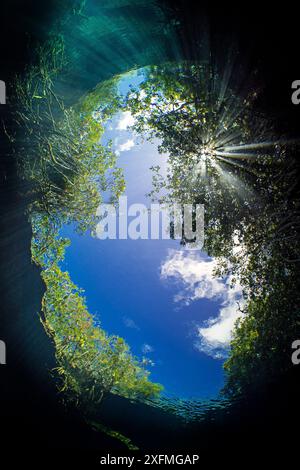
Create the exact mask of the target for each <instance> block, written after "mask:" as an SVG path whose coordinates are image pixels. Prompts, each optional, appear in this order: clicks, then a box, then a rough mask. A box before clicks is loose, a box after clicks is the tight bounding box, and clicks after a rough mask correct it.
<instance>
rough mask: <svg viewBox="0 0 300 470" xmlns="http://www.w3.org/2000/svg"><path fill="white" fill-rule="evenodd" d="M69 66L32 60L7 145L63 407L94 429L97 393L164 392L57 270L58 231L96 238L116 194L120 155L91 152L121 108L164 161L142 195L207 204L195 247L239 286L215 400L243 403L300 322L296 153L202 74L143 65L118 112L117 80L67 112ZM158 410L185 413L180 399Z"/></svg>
mask: <svg viewBox="0 0 300 470" xmlns="http://www.w3.org/2000/svg"><path fill="white" fill-rule="evenodd" d="M65 63H66V62H65V58H64V46H63V42H62V41H61V40H60V39H57V40H55V41H54V42H52V43H51V46H50V47H48V46H45V47H44V48H43V49H41V50H40V51H39V53H38V58H37V60H36V64H35V65H34V66H32V67H31V68H30V69H29V70H28V73H27V75H26V76H25V78H24V79H23V80H21V79H18V80H17V81H16V94H15V107H16V122H15V124H16V135H10V136H9V138H10V140H11V141H15V140H16V136H18V137H19V142H20V144H18V146H17V145H14V149H15V153H16V160H17V162H18V164H19V171H20V175H21V176H22V178H23V180H24V195H25V196H26V197H27V199H28V201H29V207H30V220H31V223H32V230H33V238H32V247H31V249H32V259H33V261H34V262H35V263H36V264H37V265H38V266H39V267H40V268H41V272H42V278H43V280H44V282H45V287H46V291H45V295H44V298H43V302H42V322H43V325H44V327H45V330H46V331H47V333H48V334H49V336H50V337H51V338H52V340H53V343H54V344H55V349H56V358H57V368H56V376H57V378H58V379H59V386H60V389H61V390H62V391H63V392H64V396H66V397H68V399H69V400H71V401H75V402H76V403H77V404H78V405H80V406H81V408H82V410H83V411H84V413H85V414H87V415H88V417H89V418H90V419H91V420H92V421H93V425H94V426H95V427H97V426H98V427H101V425H99V423H98V425H97V426H96V423H95V419H94V414H95V411H96V410H97V407H98V405H99V403H101V402H102V400H103V398H105V396H106V395H107V394H109V393H115V394H118V395H121V396H123V397H126V398H130V399H144V400H145V399H146V400H149V402H151V400H152V399H153V398H155V397H158V396H159V395H160V392H161V390H162V386H161V385H159V384H156V383H153V382H152V381H151V380H150V378H149V372H148V371H147V370H146V369H145V364H144V363H143V362H141V361H139V360H138V359H137V358H135V357H134V356H133V355H132V354H131V352H130V350H129V346H128V345H127V344H126V343H125V342H124V340H123V339H122V338H120V337H118V336H109V335H108V334H107V333H106V332H105V331H104V330H103V329H102V328H101V325H100V324H99V323H98V322H97V321H96V320H95V318H94V317H93V315H92V314H91V313H89V312H88V309H87V306H86V301H85V298H84V296H83V292H82V291H81V289H79V288H78V287H77V286H76V285H75V284H74V283H73V282H72V280H71V278H70V275H69V273H67V272H64V271H62V270H61V268H60V263H61V261H62V260H63V258H64V253H65V249H66V248H67V246H68V244H69V240H67V239H63V238H61V237H60V229H61V228H62V226H63V225H66V224H72V225H73V226H74V227H75V228H76V230H77V231H79V232H80V233H83V232H85V231H87V230H93V228H94V226H95V223H97V217H96V212H97V208H98V206H99V204H100V202H101V200H102V198H101V195H102V194H103V193H104V192H105V193H108V194H110V196H111V199H112V201H113V202H114V201H116V199H117V198H118V196H119V195H120V194H122V192H123V191H124V188H125V181H124V177H123V174H122V172H121V171H120V169H119V168H117V166H116V156H115V154H114V153H113V151H112V149H111V146H110V145H107V146H103V145H102V144H101V143H100V139H101V136H102V134H103V131H104V124H105V122H106V121H107V120H108V119H109V118H110V117H112V116H113V115H114V114H115V113H116V112H117V111H118V110H120V109H126V110H128V111H130V112H131V113H132V115H133V116H134V118H135V125H134V128H135V131H136V132H137V133H138V134H142V135H145V133H146V134H147V137H149V138H152V137H158V138H159V139H160V141H161V145H160V151H161V152H166V153H168V155H169V170H168V173H167V176H166V178H164V177H162V176H161V175H160V168H159V167H154V168H153V172H154V177H153V191H152V193H151V197H152V198H154V199H155V198H158V199H159V200H160V201H164V202H169V201H172V202H179V203H194V204H199V203H200V204H204V206H205V246H204V249H205V251H206V252H207V254H208V255H209V256H211V257H214V258H217V259H218V260H219V269H218V272H216V275H222V276H224V277H225V276H229V275H230V276H231V279H232V284H235V283H236V282H239V283H240V284H241V286H242V288H243V295H244V302H243V305H242V306H240V311H241V313H242V314H243V315H242V318H241V319H240V320H239V321H238V324H237V325H236V328H235V331H234V334H233V340H232V343H231V347H230V352H229V358H228V360H227V361H226V363H225V370H226V377H227V383H226V386H225V393H227V394H228V395H231V394H233V395H236V394H239V393H241V392H244V391H247V390H249V389H250V388H251V387H256V386H257V384H262V383H263V382H264V381H265V380H266V376H267V375H268V376H269V378H271V377H272V376H275V375H276V374H277V373H281V372H284V371H286V370H287V369H288V368H289V367H290V355H289V351H290V346H291V343H292V341H293V340H294V334H295V331H297V330H298V329H299V325H300V319H299V301H300V298H299V292H300V289H299V280H298V279H299V276H298V262H299V259H298V254H297V253H298V252H299V244H298V231H299V225H300V221H299V201H298V200H297V199H296V198H295V192H294V184H293V181H294V177H295V173H294V171H295V170H294V160H295V152H296V144H291V145H288V144H287V142H286V141H285V140H284V139H281V140H280V139H278V138H276V135H274V130H273V126H272V124H270V122H269V121H268V120H267V119H266V118H265V117H264V116H262V115H261V114H260V113H258V112H257V111H254V110H255V105H254V102H255V98H256V94H255V93H251V94H250V95H249V96H245V97H238V95H237V94H236V93H235V91H234V90H231V89H229V87H227V85H224V81H223V78H222V77H221V74H220V73H219V72H218V71H217V70H215V69H213V68H212V67H211V66H209V65H207V64H197V63H182V64H179V65H178V64H177V65H174V64H166V65H164V66H160V67H150V68H148V69H147V70H146V72H145V75H144V80H143V82H142V83H141V85H140V86H139V87H138V88H137V89H134V88H132V89H131V91H130V93H129V94H128V96H127V97H126V99H125V102H124V101H121V99H120V97H119V96H118V93H117V85H118V80H119V77H115V78H113V79H111V80H108V81H106V82H104V83H100V84H99V85H98V86H97V87H96V88H95V89H94V90H93V91H92V92H90V93H88V94H87V95H86V96H84V97H82V98H81V99H80V100H79V102H78V103H76V104H75V105H74V106H72V107H70V106H68V107H67V106H65V104H64V101H63V99H62V98H61V96H60V94H59V93H58V92H57V87H56V79H57V77H58V75H59V74H60V73H61V72H62V70H63V69H64V67H65ZM20 137H21V138H20ZM181 242H182V244H185V242H186V241H185V240H184V239H183V240H182V241H181ZM157 405H158V406H161V407H162V408H165V409H167V410H168V411H172V412H174V411H175V412H177V413H178V410H179V413H180V412H181V411H180V410H181V408H182V409H183V410H184V409H185V408H187V409H189V411H190V407H189V406H187V404H186V403H182V401H181V403H179V405H178V402H176V403H175V404H174V402H172V401H171V400H170V401H169V402H168V400H165V401H164V400H157V401H156V406H157ZM201 406H202V405H201V404H200V405H199V403H198V404H197V407H198V408H201ZM180 407H181V408H180ZM203 408H204V406H202V409H203ZM182 413H183V412H182Z"/></svg>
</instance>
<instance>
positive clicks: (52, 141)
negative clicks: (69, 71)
mask: <svg viewBox="0 0 300 470" xmlns="http://www.w3.org/2000/svg"><path fill="white" fill-rule="evenodd" d="M63 66H64V55H63V44H62V43H61V42H60V41H57V42H55V43H54V44H53V43H52V44H51V47H50V48H49V47H44V48H43V49H41V50H40V51H39V54H38V59H37V63H36V65H35V66H33V67H31V68H30V69H29V71H28V73H27V75H26V76H25V78H24V79H22V80H21V79H17V81H16V95H15V100H16V104H15V106H16V108H17V111H16V116H17V117H16V132H17V133H18V134H19V136H21V139H20V142H21V144H20V145H19V146H15V152H16V160H17V162H18V165H19V172H20V175H21V176H22V178H23V180H24V186H23V187H24V195H25V196H26V197H27V198H28V201H29V216H30V220H31V223H32V231H33V238H32V246H31V252H32V259H33V261H34V262H35V263H36V264H37V265H38V266H39V267H40V268H41V270H42V271H41V275H42V278H43V280H44V283H45V287H46V291H45V294H44V297H43V301H42V323H43V325H44V327H45V330H46V331H47V333H48V334H49V336H50V337H51V338H52V340H53V343H54V345H55V350H56V359H57V368H56V377H57V378H58V379H59V380H58V383H59V388H60V390H61V391H63V392H64V396H65V397H67V398H68V399H69V400H71V401H75V402H76V403H77V404H78V405H80V406H81V409H82V410H83V412H84V413H85V414H86V415H87V417H88V418H89V419H92V417H93V416H94V414H95V412H96V411H97V407H98V405H99V403H100V402H101V401H102V400H103V398H105V396H107V394H109V393H114V394H118V395H121V396H124V397H127V398H130V399H144V398H149V397H155V396H157V395H158V394H159V393H160V391H161V390H162V386H161V385H159V384H156V383H153V382H151V381H150V380H149V372H148V371H147V370H146V369H145V367H144V366H145V364H144V363H143V362H142V361H139V360H138V359H137V358H135V357H134V356H133V355H132V354H131V352H130V350H129V346H128V345H127V344H126V343H125V341H124V340H123V339H122V338H120V337H118V336H114V335H113V336H110V335H108V334H107V333H106V332H105V331H104V330H103V329H102V328H101V326H100V324H99V323H98V322H97V321H96V320H95V318H94V317H93V315H92V314H91V313H89V312H88V310H87V306H86V302H85V298H84V296H83V292H82V291H81V290H80V289H79V288H78V287H77V286H76V285H75V284H74V283H73V282H72V280H71V278H70V275H69V273H68V272H64V271H62V270H61V268H60V262H61V261H62V260H63V258H64V253H65V249H66V247H67V246H68V245H69V240H67V239H63V238H61V237H60V235H59V232H60V229H61V228H62V226H63V225H66V224H73V226H74V227H75V228H76V230H77V231H79V232H80V233H83V232H85V231H86V230H92V229H93V228H94V227H95V223H96V222H97V217H96V211H97V208H98V206H99V204H100V202H101V200H102V196H101V195H102V193H103V192H104V191H105V192H106V193H109V194H110V197H111V200H112V201H115V199H116V198H118V196H119V195H120V194H121V193H122V192H123V190H124V188H125V182H124V178H123V174H122V172H121V170H120V169H118V168H117V167H116V156H115V154H114V153H113V152H112V150H111V148H110V146H109V145H108V146H103V145H101V143H100V138H101V135H102V133H103V125H104V122H105V121H106V120H107V119H108V118H109V117H110V116H111V115H112V114H113V113H114V112H115V111H116V108H117V104H118V99H117V94H116V83H117V80H116V79H113V80H111V81H109V82H107V83H104V84H103V85H102V84H101V85H99V86H98V87H97V88H96V89H95V90H94V91H93V92H91V93H90V94H88V95H87V96H85V97H83V98H82V99H81V101H80V103H78V104H77V105H75V106H74V107H65V105H64V102H63V100H62V99H61V97H60V96H59V94H58V93H57V92H56V91H55V80H56V78H57V75H58V73H59V72H60V71H61V70H62V68H63ZM99 103H100V104H99ZM9 137H10V139H11V140H12V141H13V140H14V139H15V136H9Z"/></svg>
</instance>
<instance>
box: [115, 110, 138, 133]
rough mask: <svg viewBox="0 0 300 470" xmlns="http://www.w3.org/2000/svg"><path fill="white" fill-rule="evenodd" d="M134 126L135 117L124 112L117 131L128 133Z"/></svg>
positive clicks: (128, 112)
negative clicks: (127, 130)
mask: <svg viewBox="0 0 300 470" xmlns="http://www.w3.org/2000/svg"><path fill="white" fill-rule="evenodd" d="M133 124H134V117H133V116H132V114H131V112H130V111H124V112H123V113H121V117H120V119H119V121H118V123H117V130H118V131H126V129H127V128H128V127H129V126H132V125H133Z"/></svg>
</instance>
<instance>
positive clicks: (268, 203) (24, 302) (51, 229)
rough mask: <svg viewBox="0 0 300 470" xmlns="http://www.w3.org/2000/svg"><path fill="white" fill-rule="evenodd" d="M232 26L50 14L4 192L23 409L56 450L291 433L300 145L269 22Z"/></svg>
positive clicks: (9, 130)
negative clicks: (280, 89) (281, 88)
mask: <svg viewBox="0 0 300 470" xmlns="http://www.w3.org/2000/svg"><path fill="white" fill-rule="evenodd" d="M49 11H50V10H49ZM36 14H38V12H36ZM249 14H250V13H249ZM252 15H254V12H252ZM237 17H238V12H237V11H236V10H233V12H232V15H229V14H227V16H226V12H224V10H223V9H222V10H220V11H218V12H214V13H212V10H211V9H210V8H208V9H207V10H206V9H204V6H203V10H202V7H201V8H200V6H199V5H198V7H196V6H194V7H193V6H192V5H191V4H190V3H189V8H187V7H185V6H184V5H183V3H182V2H180V1H178V2H177V1H176V2H175V1H174V2H169V1H155V0H153V1H152V0H151V1H145V0H103V1H101V2H97V1H96V0H86V1H70V2H67V3H66V4H62V2H57V3H56V2H54V6H53V9H52V11H51V14H49V15H48V16H47V15H46V16H45V18H44V19H43V21H41V22H40V23H39V24H38V25H37V26H36V27H35V28H34V35H33V37H34V41H33V47H32V51H31V53H30V54H29V56H30V59H29V58H28V59H26V67H24V70H21V72H20V73H19V74H18V75H17V76H15V75H14V78H13V92H12V93H11V96H10V97H9V111H7V115H5V116H4V121H5V125H4V131H3V132H4V138H5V146H6V147H5V148H6V151H7V152H8V154H9V155H12V156H13V162H14V164H13V166H12V168H11V169H10V171H8V172H7V173H5V177H4V178H3V181H5V184H10V185H11V186H9V187H8V188H7V194H8V195H9V196H10V195H11V194H14V191H15V192H16V194H17V198H19V199H20V200H22V204H21V205H20V204H19V206H18V207H20V208H19V209H18V211H17V210H16V206H17V203H16V202H15V200H12V201H11V205H10V206H9V207H10V209H11V213H10V215H9V216H8V218H7V219H5V220H8V221H9V223H7V224H6V225H7V227H8V226H12V225H13V223H12V222H11V221H14V220H15V219H14V218H16V222H15V223H16V224H17V223H18V224H19V226H20V227H21V229H19V231H17V230H16V231H15V232H13V233H14V237H11V236H10V235H7V236H6V237H5V236H4V240H8V239H11V240H12V243H13V244H14V247H15V248H14V250H13V253H14V259H15V262H14V263H12V262H11V261H10V262H9V266H10V268H9V269H7V270H6V271H7V273H8V274H7V280H8V283H9V285H12V282H11V279H13V278H16V279H18V281H19V282H20V283H21V287H20V289H18V290H17V294H16V293H15V292H13V291H12V290H11V288H10V289H8V291H9V294H10V296H11V301H12V302H13V304H14V308H15V309H16V310H17V311H18V312H19V313H18V314H17V316H16V317H14V316H13V315H11V318H12V319H13V320H10V321H12V323H9V322H8V325H9V326H8V327H6V329H5V328H3V331H5V332H6V334H7V337H8V338H11V341H12V342H13V343H14V344H15V356H16V358H17V363H20V358H22V361H23V364H26V371H27V372H28V371H30V372H28V373H29V375H30V377H31V378H32V384H33V385H32V389H35V387H36V383H40V384H41V385H39V387H40V388H38V390H41V391H42V392H41V393H40V392H39V391H38V392H37V396H41V397H44V396H45V397H46V396H47V399H46V398H45V403H44V402H43V400H44V399H43V398H41V402H42V403H41V404H40V405H39V406H40V408H39V409H37V410H34V409H33V410H31V408H30V407H31V406H32V407H33V406H35V405H34V404H32V403H33V402H34V400H31V399H28V403H27V401H26V406H25V408H26V409H28V410H29V411H28V414H30V415H32V416H37V418H35V419H36V421H35V422H34V424H33V426H32V427H33V428H34V429H35V430H36V429H38V428H39V426H41V422H43V421H44V419H45V424H44V426H45V427H47V419H48V418H45V416H46V415H47V416H48V415H49V416H50V415H51V414H52V415H53V416H52V418H51V419H52V420H53V421H51V424H50V426H49V431H48V433H49V435H50V437H49V441H51V439H52V434H53V433H52V430H53V429H56V428H57V427H58V428H59V425H58V423H63V426H62V428H61V431H57V432H58V433H59V432H60V433H61V434H58V437H56V438H55V440H56V443H55V446H61V442H59V441H60V440H61V439H62V441H63V442H68V446H69V447H72V448H73V447H74V448H75V447H78V448H83V449H85V448H91V449H93V450H99V449H100V450H102V451H103V450H106V451H107V450H110V449H112V450H115V451H116V452H119V451H123V452H124V453H126V452H127V451H128V452H129V451H130V452H133V451H135V452H137V451H138V450H140V451H142V452H145V451H146V450H149V449H151V450H157V451H158V450H171V451H172V452H174V451H175V450H178V451H179V449H185V450H194V449H195V448H196V446H199V445H200V444H199V443H201V446H202V447H203V449H206V450H207V449H210V448H213V449H215V447H216V437H215V436H218V439H219V440H218V445H220V446H223V447H224V448H227V447H228V444H229V443H230V444H231V443H232V440H233V439H236V442H237V445H246V446H247V442H248V438H249V436H253V435H256V437H257V441H258V444H257V445H259V444H260V443H259V436H260V433H261V435H264V434H267V433H268V432H269V431H270V429H273V427H274V426H276V425H277V426H279V424H280V423H281V422H284V420H285V416H286V407H288V406H290V405H289V403H292V400H290V398H289V397H290V395H289V394H290V388H289V384H290V383H292V384H293V383H294V380H295V377H296V372H295V371H296V369H295V367H294V366H295V364H294V363H293V361H292V360H291V355H292V351H293V350H292V345H293V344H294V341H295V340H296V339H297V334H298V332H299V324H300V319H299V304H300V302H299V301H300V289H299V287H300V286H299V279H300V276H299V228H300V211H299V193H298V189H297V180H298V177H299V170H298V160H299V158H298V157H299V156H298V153H299V145H300V139H299V132H298V131H297V126H296V125H295V122H296V121H297V119H294V115H292V117H289V114H288V111H287V108H288V107H287V105H286V104H285V102H284V103H283V108H282V109H283V111H282V109H281V107H280V106H281V103H279V104H278V105H277V104H276V103H273V102H272V100H271V98H272V96H273V95H274V94H273V89H272V87H271V86H270V83H272V81H274V80H275V79H274V73H273V72H274V67H275V66H276V68H277V56H275V58H274V57H273V56H272V54H271V52H270V55H269V56H268V57H269V58H268V60H267V58H266V57H267V55H266V52H267V51H269V50H272V51H273V43H272V48H271V49H269V46H270V44H269V42H268V41H269V36H267V38H266V39H265V42H263V38H264V37H265V27H264V28H262V29H261V30H260V29H258V32H257V38H253V37H252V36H251V35H250V34H249V30H248V29H247V28H246V26H245V27H241V25H242V24H244V23H242V22H239V21H236V18H237ZM224 19H226V21H224ZM29 23H30V24H31V25H32V24H35V23H34V21H32V22H29ZM230 25H231V26H230ZM269 27H270V28H271V26H270V25H269ZM227 28H228V30H227ZM259 39H260V41H261V42H259ZM281 56H282V58H281V60H282V61H284V60H287V56H286V58H285V57H284V54H281ZM26 57H27V56H26ZM275 59H276V60H275ZM27 62H28V63H27ZM274 64H275V65H274ZM268 67H269V68H268ZM282 70H283V69H282ZM283 81H284V80H283V79H282V77H281V76H280V77H279V78H278V83H279V84H281V83H282V82H283ZM276 85H277V82H276ZM268 86H269V88H268ZM274 86H275V85H274ZM4 121H3V122H4ZM297 122H298V121H297ZM9 196H6V197H7V199H6V202H7V204H8V203H9V202H10V199H9ZM20 221H21V222H20ZM6 230H9V229H8V228H6ZM5 233H6V232H4V235H5ZM5 243H7V242H5ZM16 247H17V248H16ZM7 251H8V250H7ZM18 263H19V264H22V269H21V268H20V269H19V268H18V266H19V264H18ZM13 265H14V267H13ZM7 266H8V265H7ZM17 271H18V272H17ZM20 273H21V274H20ZM25 296H26V299H25ZM37 311H39V316H37V315H36V313H37ZM20 312H21V313H20ZM33 312H34V315H33ZM14 318H15V319H14ZM12 325H13V328H12V327H11V326H12ZM10 329H13V330H14V331H13V333H11V332H10ZM20 337H24V338H26V340H23V341H25V343H26V344H25V346H26V347H23V349H22V348H21V345H22V340H20V339H19V338H20ZM32 344H34V346H32ZM24 367H25V365H24ZM16 370H17V368H16ZM25 376H26V374H25V373H24V377H25ZM18 380H19V379H18V377H17V378H15V381H16V384H17V385H16V387H12V389H14V390H16V389H17V388H18V387H19V385H18ZM20 380H21V379H20ZM283 384H286V388H285V386H284V385H283ZM291 389H293V390H294V387H293V386H291ZM7 390H9V388H8V389H7ZM29 390H30V389H29ZM10 393H11V392H10V391H8V392H7V395H10ZM14 393H16V392H15V391H14ZM12 396H13V395H12ZM28 396H30V392H28ZM24 400H25V398H24ZM26 400H27V399H26ZM47 400H49V403H51V406H49V407H48V405H47V403H48V401H47ZM17 401H18V400H14V402H17ZM29 402H30V406H29ZM31 402H32V403H31ZM20 407H21V405H20ZM44 409H45V410H46V411H45V412H44ZM48 409H49V410H50V411H48ZM52 409H53V410H54V411H53V413H51V410H52ZM40 410H41V411H40ZM274 410H275V411H274ZM61 416H63V418H61ZM70 417H71V418H70ZM26 419H27V418H24V422H26ZM49 419H50V418H49ZM276 423H277V424H276ZM71 429H72V432H70V430H71ZM274 429H275V427H274ZM257 430H259V432H258V431H257ZM69 433H70V434H69ZM275 433H276V432H275V431H274V434H275ZM67 435H68V436H69V437H66V436H67ZM59 436H61V437H59ZM75 436H76V437H75ZM47 445H49V447H51V445H52V444H51V445H50V444H49V442H48V441H47ZM68 446H67V447H68ZM197 449H198V447H197ZM198 450H199V449H198ZM199 452H200V451H199Z"/></svg>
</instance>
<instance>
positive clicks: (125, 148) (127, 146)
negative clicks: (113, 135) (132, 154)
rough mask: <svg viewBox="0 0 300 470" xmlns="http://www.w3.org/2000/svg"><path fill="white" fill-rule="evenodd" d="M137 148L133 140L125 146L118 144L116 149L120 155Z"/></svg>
mask: <svg viewBox="0 0 300 470" xmlns="http://www.w3.org/2000/svg"><path fill="white" fill-rule="evenodd" d="M134 146H135V143H134V140H133V139H128V140H126V142H124V143H123V144H118V146H117V148H116V153H117V154H120V153H121V152H127V151H128V150H130V149H132V147H134Z"/></svg>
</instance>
